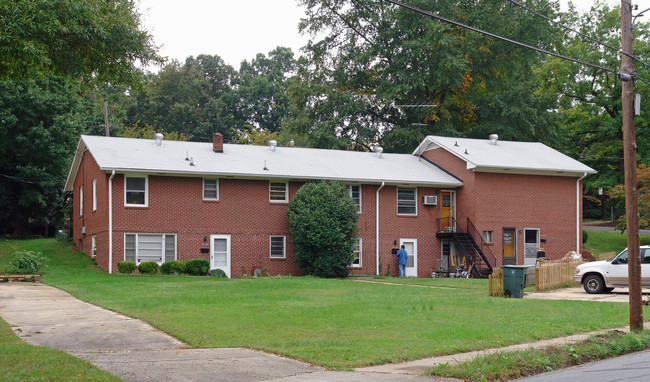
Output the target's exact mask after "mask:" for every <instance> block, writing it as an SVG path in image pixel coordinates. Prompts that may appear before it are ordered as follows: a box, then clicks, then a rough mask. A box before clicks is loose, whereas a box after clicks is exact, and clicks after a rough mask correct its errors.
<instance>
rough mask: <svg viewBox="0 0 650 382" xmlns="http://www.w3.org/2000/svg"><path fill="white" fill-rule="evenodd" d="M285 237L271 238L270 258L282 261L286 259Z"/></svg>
mask: <svg viewBox="0 0 650 382" xmlns="http://www.w3.org/2000/svg"><path fill="white" fill-rule="evenodd" d="M286 243H287V237H286V236H271V237H270V240H269V246H270V254H271V255H270V256H271V258H272V259H284V258H286V257H287V253H286Z"/></svg>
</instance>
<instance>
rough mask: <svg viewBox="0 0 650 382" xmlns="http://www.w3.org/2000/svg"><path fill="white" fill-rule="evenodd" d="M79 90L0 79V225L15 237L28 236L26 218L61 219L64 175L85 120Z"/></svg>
mask: <svg viewBox="0 0 650 382" xmlns="http://www.w3.org/2000/svg"><path fill="white" fill-rule="evenodd" d="M77 92H78V89H77V87H75V86H74V85H71V84H69V83H66V81H64V80H62V79H60V78H55V77H48V78H42V79H35V80H26V81H13V80H10V81H0V121H2V123H0V151H1V152H2V153H3V155H2V156H0V211H2V212H1V213H0V222H1V223H0V224H1V225H2V226H3V227H13V229H14V234H15V235H16V236H19V237H24V236H29V235H30V234H31V232H30V221H31V222H48V221H54V220H57V219H61V217H62V210H63V209H64V208H65V204H66V203H67V202H68V200H67V196H66V195H65V194H64V193H63V183H64V179H65V176H66V174H67V173H68V170H69V168H70V159H71V153H72V152H74V148H75V145H76V143H77V141H78V140H79V135H80V134H81V133H82V132H83V130H84V126H85V125H86V122H87V121H86V119H85V118H86V117H85V113H84V107H83V106H84V105H83V102H82V98H81V97H79V96H78V93H77ZM46 225H47V224H46Z"/></svg>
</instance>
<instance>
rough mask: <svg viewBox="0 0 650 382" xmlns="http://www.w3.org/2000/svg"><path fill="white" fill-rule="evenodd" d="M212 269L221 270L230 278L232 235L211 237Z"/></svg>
mask: <svg viewBox="0 0 650 382" xmlns="http://www.w3.org/2000/svg"><path fill="white" fill-rule="evenodd" d="M210 269H211V270H212V269H221V270H222V271H224V272H226V276H228V277H229V278H230V235H211V236H210Z"/></svg>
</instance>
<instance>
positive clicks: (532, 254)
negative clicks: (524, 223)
mask: <svg viewBox="0 0 650 382" xmlns="http://www.w3.org/2000/svg"><path fill="white" fill-rule="evenodd" d="M537 251H539V228H525V229H524V265H535V264H536V263H537Z"/></svg>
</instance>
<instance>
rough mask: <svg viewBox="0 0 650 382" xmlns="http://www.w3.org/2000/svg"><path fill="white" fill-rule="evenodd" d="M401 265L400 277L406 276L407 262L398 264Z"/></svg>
mask: <svg viewBox="0 0 650 382" xmlns="http://www.w3.org/2000/svg"><path fill="white" fill-rule="evenodd" d="M397 266H398V267H399V277H406V264H397Z"/></svg>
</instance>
